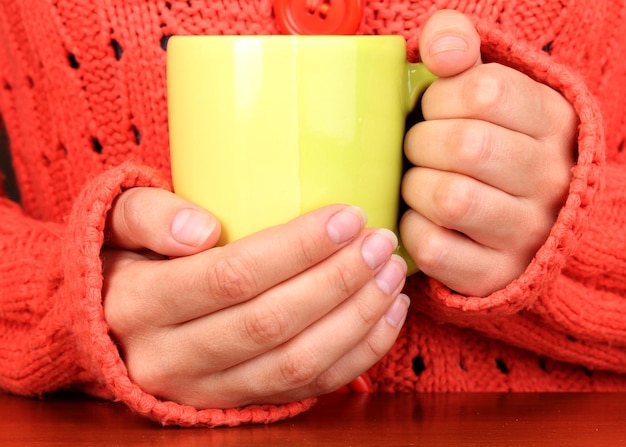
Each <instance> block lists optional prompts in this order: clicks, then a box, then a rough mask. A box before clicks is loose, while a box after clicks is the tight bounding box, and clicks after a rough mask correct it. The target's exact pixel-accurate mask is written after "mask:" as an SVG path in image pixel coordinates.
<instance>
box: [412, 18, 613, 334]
mask: <svg viewBox="0 0 626 447" xmlns="http://www.w3.org/2000/svg"><path fill="white" fill-rule="evenodd" d="M476 28H477V30H478V32H479V34H480V36H481V41H482V48H481V51H482V54H483V57H484V58H485V60H488V61H492V62H498V63H501V64H503V65H507V66H510V67H512V68H515V69H516V70H519V71H521V72H523V73H525V74H527V75H528V76H530V77H531V78H533V79H534V80H536V81H537V82H540V83H543V84H546V85H548V86H550V87H552V88H553V89H555V90H556V91H558V92H560V93H561V94H562V95H563V96H564V97H565V98H566V99H567V100H568V101H569V102H570V103H571V104H572V105H573V107H574V109H575V111H576V113H577V114H578V117H579V121H580V124H579V134H578V148H577V163H576V165H575V166H574V168H573V169H572V177H571V182H570V187H569V193H568V196H567V199H566V201H565V204H564V206H563V207H562V209H561V210H560V212H559V215H558V218H557V221H556V223H555V224H554V225H553V227H552V229H551V231H550V234H549V236H548V238H547V240H546V241H545V243H544V244H543V245H542V246H541V248H540V249H539V250H538V251H537V253H536V255H535V257H534V258H533V259H532V261H531V263H530V264H529V265H528V267H527V269H526V271H525V272H524V273H523V274H522V275H521V276H520V277H519V278H517V279H515V280H514V281H512V282H511V283H510V284H509V285H508V286H507V287H505V288H504V289H502V290H499V291H496V292H495V293H493V294H491V295H490V296H487V297H471V296H469V297H468V296H464V295H459V294H457V293H455V292H453V291H451V290H450V289H449V288H447V287H446V286H444V285H443V284H441V283H440V282H438V281H436V280H434V279H432V278H424V277H422V278H420V279H418V282H419V284H416V286H418V287H422V288H424V290H425V292H426V295H427V298H426V299H425V301H424V302H423V303H420V307H421V308H422V309H423V310H424V311H425V312H427V313H428V314H430V315H432V316H434V317H436V318H438V319H441V320H444V321H450V322H458V323H460V322H462V321H464V320H467V319H470V318H471V319H472V320H475V319H476V318H479V319H480V318H486V319H490V318H499V317H502V316H504V315H511V314H515V313H518V312H519V311H521V310H523V309H527V308H530V307H531V306H532V305H533V303H534V302H535V301H536V300H537V298H538V297H539V296H540V294H541V293H542V292H543V291H544V290H545V288H546V287H549V285H550V284H551V283H552V282H553V281H554V280H555V278H556V277H557V276H558V275H559V274H560V273H561V270H562V269H563V267H564V265H565V263H566V261H567V259H568V258H569V257H570V256H571V255H572V253H573V252H574V251H575V250H576V246H577V244H578V243H579V240H580V237H581V235H582V233H583V232H584V231H585V229H586V228H587V227H588V225H589V219H590V215H591V214H592V213H593V208H594V207H595V203H596V202H597V200H596V197H597V194H598V191H599V189H600V183H601V182H600V179H601V178H602V176H603V171H604V164H605V163H604V154H605V150H604V147H605V143H604V133H603V125H602V120H601V116H600V111H599V107H598V105H597V103H596V101H595V99H594V98H593V96H592V94H591V93H590V92H589V90H588V89H587V86H586V85H585V83H584V81H583V80H582V79H581V78H579V77H578V76H577V75H575V74H574V73H573V72H572V71H570V70H569V69H568V68H566V67H564V66H562V65H559V64H557V63H556V62H555V61H554V60H552V59H551V58H550V57H549V55H548V54H546V53H544V52H539V51H537V50H536V49H534V48H531V47H529V46H528V45H526V44H524V43H520V42H519V41H517V40H516V39H515V38H514V37H513V36H512V35H509V34H505V33H503V32H502V31H500V30H498V29H494V28H493V27H492V26H491V25H488V24H484V23H480V22H479V23H478V24H477V25H476ZM522 236H523V235H522Z"/></svg>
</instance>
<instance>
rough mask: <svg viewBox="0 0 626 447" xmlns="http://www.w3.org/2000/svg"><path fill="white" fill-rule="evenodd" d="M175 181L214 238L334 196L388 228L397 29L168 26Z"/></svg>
mask: <svg viewBox="0 0 626 447" xmlns="http://www.w3.org/2000/svg"><path fill="white" fill-rule="evenodd" d="M167 64H168V66H167V83H168V107H169V111H168V113H169V132H170V149H171V166H172V179H173V186H174V191H175V192H176V193H177V194H179V195H180V196H182V197H185V198H186V199H188V200H190V201H192V202H195V203H197V204H199V205H201V206H203V207H205V208H206V209H208V210H210V211H211V212H213V213H214V214H215V215H216V216H217V217H218V218H219V219H220V220H221V222H222V232H223V234H222V239H221V241H220V242H221V243H227V242H230V241H232V240H235V239H239V238H241V237H244V236H246V235H248V234H250V233H253V232H256V231H258V230H261V229H263V228H266V227H269V226H272V225H276V224H280V223H283V222H286V221H288V220H290V219H292V218H294V217H296V216H298V215H300V214H302V213H305V212H307V211H310V210H313V209H315V208H319V207H321V206H324V205H328V204H331V203H346V204H350V205H357V206H360V207H362V208H363V209H364V210H365V211H366V213H367V215H368V225H370V226H375V227H385V228H389V229H391V230H394V231H395V229H396V224H397V218H398V216H397V213H398V204H399V186H400V180H401V174H402V139H403V132H404V125H405V116H406V113H407V111H408V110H407V101H408V100H407V96H408V95H409V88H408V87H407V82H408V81H407V62H406V49H405V43H404V39H403V38H402V37H400V36H175V37H172V38H171V39H170V41H169V43H168V61H167Z"/></svg>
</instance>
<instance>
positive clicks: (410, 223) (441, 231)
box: [400, 210, 534, 296]
mask: <svg viewBox="0 0 626 447" xmlns="http://www.w3.org/2000/svg"><path fill="white" fill-rule="evenodd" d="M400 232H401V234H402V237H403V240H406V241H411V243H410V244H407V246H406V249H407V251H408V252H409V254H410V255H411V257H412V258H413V259H414V261H415V262H416V264H417V265H419V267H420V270H421V271H422V272H423V273H425V274H426V275H428V276H430V277H433V278H435V279H437V280H438V281H441V282H442V283H443V284H445V285H446V286H447V287H449V288H450V289H452V290H454V291H456V292H458V293H461V294H464V295H468V296H487V295H489V294H490V293H492V292H493V291H494V290H498V289H500V288H503V287H505V286H506V285H507V284H508V283H509V282H510V281H511V279H512V278H516V277H518V276H519V275H520V274H521V273H522V272H523V270H524V269H525V267H526V265H528V262H529V261H530V258H531V257H532V255H533V253H534V252H532V251H531V252H528V251H524V252H516V251H513V250H511V251H498V250H494V249H491V248H489V247H486V246H484V245H481V244H479V243H477V242H475V241H473V240H472V239H470V238H469V237H467V236H465V235H464V234H461V233H459V232H457V231H454V230H449V229H447V228H444V227H441V226H439V225H436V224H434V223H432V222H431V221H430V220H428V219H426V218H425V217H423V216H422V215H420V214H419V213H417V212H415V211H411V210H410V211H408V212H407V213H405V215H404V216H403V217H402V219H401V220H400ZM477 278H479V280H477Z"/></svg>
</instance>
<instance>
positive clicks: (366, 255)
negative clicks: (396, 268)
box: [361, 228, 398, 269]
mask: <svg viewBox="0 0 626 447" xmlns="http://www.w3.org/2000/svg"><path fill="white" fill-rule="evenodd" d="M397 246H398V238H397V237H396V235H395V234H394V233H393V231H390V230H387V229H384V228H381V229H378V230H376V231H375V232H373V233H372V234H370V235H369V236H367V238H366V239H365V240H364V241H363V245H362V246H361V256H363V259H364V260H365V263H366V264H367V265H368V266H369V268H371V269H375V268H376V267H378V266H379V265H381V264H382V263H383V262H386V261H387V260H389V258H390V257H391V255H392V253H393V252H394V250H395V249H396V247H397Z"/></svg>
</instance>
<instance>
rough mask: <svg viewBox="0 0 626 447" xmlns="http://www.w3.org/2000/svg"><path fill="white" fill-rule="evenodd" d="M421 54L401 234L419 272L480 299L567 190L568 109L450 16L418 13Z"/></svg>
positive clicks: (526, 258)
mask: <svg viewBox="0 0 626 447" xmlns="http://www.w3.org/2000/svg"><path fill="white" fill-rule="evenodd" d="M420 54H421V56H422V60H423V62H424V63H425V64H426V66H427V67H428V68H429V69H430V70H431V71H432V72H433V73H435V74H436V75H438V76H440V79H438V80H436V81H435V82H434V83H433V84H432V85H431V86H430V87H429V88H428V90H427V91H426V92H425V94H424V96H423V99H422V110H423V115H424V118H425V121H424V122H421V123H418V124H416V125H415V126H414V127H412V128H411V129H410V130H409V132H408V133H407V136H406V138H405V153H406V156H407V158H408V160H409V161H410V162H411V163H412V164H413V165H414V167H412V168H411V169H410V170H409V171H408V172H407V173H406V175H405V176H404V179H403V184H402V195H403V198H404V200H405V202H406V203H407V205H408V206H409V208H410V209H409V211H407V212H406V214H405V215H404V216H403V217H402V219H401V222H400V234H401V238H402V241H403V244H404V245H405V248H406V250H407V251H408V253H409V254H410V255H411V257H412V258H413V259H414V260H415V262H416V264H417V266H418V267H419V268H420V270H421V271H423V272H424V273H425V274H427V275H429V276H431V277H433V278H435V279H437V280H439V281H441V282H442V283H443V284H445V285H446V286H448V287H450V288H451V289H453V290H455V291H457V292H459V293H462V294H466V295H473V296H486V295H489V294H490V293H493V292H495V291H496V290H499V289H501V288H503V287H505V286H506V285H507V284H508V283H509V282H511V281H512V280H514V279H515V278H517V277H518V276H519V275H521V274H522V273H523V272H524V270H525V269H526V267H527V266H528V264H529V262H530V261H531V259H532V258H533V256H534V255H535V253H536V251H537V250H538V249H539V247H540V246H541V245H542V244H543V243H544V242H545V240H546V238H547V237H548V234H549V232H550V229H551V227H552V226H553V224H554V223H555V221H556V217H557V214H558V212H559V210H560V208H561V207H562V205H563V203H564V200H565V197H566V195H567V192H568V188H569V181H570V171H571V168H572V167H573V164H574V152H575V145H576V137H577V124H578V122H577V116H576V114H575V112H574V110H573V108H572V106H571V105H570V104H569V103H568V102H567V101H566V100H565V99H564V98H563V97H562V96H561V95H560V94H559V93H558V92H556V91H555V90H553V89H551V88H550V87H548V86H546V85H543V84H540V83H538V82H535V81H534V80H532V79H531V78H529V77H528V76H526V75H524V74H522V73H520V72H518V71H516V70H514V69H512V68H508V67H505V66H502V65H499V64H495V63H491V64H483V63H482V62H481V56H480V37H479V36H478V34H477V33H476V31H475V29H474V27H473V25H472V24H471V23H470V21H469V20H468V19H467V18H466V17H465V16H463V15H462V14H460V13H458V12H454V11H439V12H438V13H436V14H435V15H434V16H433V17H432V18H431V19H430V20H429V21H428V23H427V24H426V25H425V27H424V30H423V33H422V35H421V38H420Z"/></svg>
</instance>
